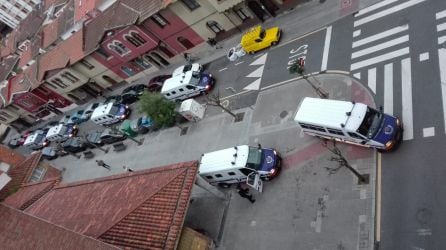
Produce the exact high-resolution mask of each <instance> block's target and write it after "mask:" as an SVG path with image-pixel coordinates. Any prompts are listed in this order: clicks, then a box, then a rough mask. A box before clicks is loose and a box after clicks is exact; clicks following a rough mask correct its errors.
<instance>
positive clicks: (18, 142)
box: [8, 135, 26, 148]
mask: <svg viewBox="0 0 446 250" xmlns="http://www.w3.org/2000/svg"><path fill="white" fill-rule="evenodd" d="M25 140H26V138H24V137H23V136H21V135H18V136H16V137H14V138H12V139H11V140H9V142H8V146H9V147H10V148H17V147H19V146H22V145H23V143H25Z"/></svg>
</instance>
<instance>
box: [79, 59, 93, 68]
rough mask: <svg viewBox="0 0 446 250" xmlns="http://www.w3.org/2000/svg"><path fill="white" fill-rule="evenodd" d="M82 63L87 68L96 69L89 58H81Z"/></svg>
mask: <svg viewBox="0 0 446 250" xmlns="http://www.w3.org/2000/svg"><path fill="white" fill-rule="evenodd" d="M80 64H82V66H84V67H85V68H87V69H89V70H92V69H94V66H93V64H91V63H90V62H88V61H87V60H81V61H80Z"/></svg>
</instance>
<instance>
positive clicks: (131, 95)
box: [121, 90, 139, 105]
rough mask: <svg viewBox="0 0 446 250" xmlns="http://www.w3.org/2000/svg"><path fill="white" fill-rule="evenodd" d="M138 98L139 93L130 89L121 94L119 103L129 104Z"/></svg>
mask: <svg viewBox="0 0 446 250" xmlns="http://www.w3.org/2000/svg"><path fill="white" fill-rule="evenodd" d="M138 100H139V95H138V93H136V91H134V90H130V91H128V92H126V93H124V94H122V96H121V103H122V104H125V105H130V104H132V103H135V102H137V101H138Z"/></svg>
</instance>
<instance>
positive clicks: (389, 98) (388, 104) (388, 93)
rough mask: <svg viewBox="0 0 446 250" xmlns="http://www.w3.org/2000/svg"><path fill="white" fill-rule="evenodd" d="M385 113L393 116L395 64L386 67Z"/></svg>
mask: <svg viewBox="0 0 446 250" xmlns="http://www.w3.org/2000/svg"><path fill="white" fill-rule="evenodd" d="M384 113H386V114H390V115H393V63H389V64H386V65H385V66H384Z"/></svg>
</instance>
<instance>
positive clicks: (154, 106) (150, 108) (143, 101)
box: [139, 91, 177, 128]
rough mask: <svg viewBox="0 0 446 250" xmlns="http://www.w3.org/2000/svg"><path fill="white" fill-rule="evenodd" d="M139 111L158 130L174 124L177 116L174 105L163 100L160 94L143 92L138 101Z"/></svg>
mask: <svg viewBox="0 0 446 250" xmlns="http://www.w3.org/2000/svg"><path fill="white" fill-rule="evenodd" d="M139 111H140V112H141V113H144V114H146V115H147V116H149V117H150V118H152V119H153V121H154V123H155V125H156V126H157V127H159V128H161V127H169V126H173V125H174V124H175V118H176V116H177V114H176V112H175V103H174V102H172V101H169V100H167V99H166V98H164V96H163V95H161V94H160V93H152V92H148V91H144V94H143V95H142V96H141V97H140V99H139Z"/></svg>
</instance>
